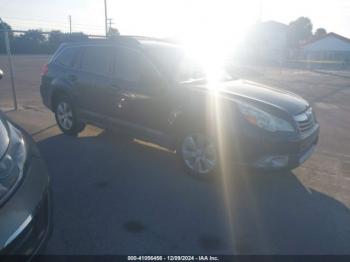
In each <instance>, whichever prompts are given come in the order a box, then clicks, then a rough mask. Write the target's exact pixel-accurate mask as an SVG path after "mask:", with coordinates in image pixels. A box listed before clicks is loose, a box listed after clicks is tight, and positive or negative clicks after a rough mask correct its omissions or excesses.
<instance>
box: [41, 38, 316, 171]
mask: <svg viewBox="0 0 350 262" xmlns="http://www.w3.org/2000/svg"><path fill="white" fill-rule="evenodd" d="M40 90H41V95H42V99H43V102H44V104H45V105H46V106H47V107H48V108H50V109H51V110H52V111H53V112H54V113H55V116H56V120H57V123H58V126H59V127H60V129H61V130H62V131H63V132H64V133H65V134H68V135H77V134H78V133H79V132H81V131H82V130H83V129H84V127H85V124H86V123H91V124H94V125H97V126H100V127H102V128H116V129H119V130H122V131H124V132H126V133H128V134H132V135H133V136H136V137H140V138H143V139H147V140H150V141H152V142H157V143H159V144H161V145H163V146H166V147H168V148H170V149H174V150H176V152H177V153H178V155H179V156H180V160H181V161H182V163H183V165H184V167H185V168H186V169H187V171H189V172H190V173H192V174H194V175H198V176H207V175H209V174H211V173H213V172H214V171H217V170H218V167H219V166H220V165H219V163H222V161H220V160H223V157H224V158H225V161H226V163H228V162H232V161H234V162H237V163H240V164H242V165H244V166H249V167H253V168H259V169H260V168H262V169H292V168H295V167H297V166H299V165H300V164H301V163H303V162H304V161H305V160H306V159H307V158H308V157H309V156H310V155H311V154H312V152H313V150H314V148H315V145H316V144H317V141H318V135H319V124H318V123H317V120H316V116H315V113H314V112H313V111H312V109H311V107H310V105H309V104H308V102H307V101H305V100H304V99H302V98H301V97H299V96H297V95H295V94H292V93H289V92H286V91H282V90H278V89H275V88H271V87H268V86H263V85H261V84H257V83H254V82H250V81H244V80H237V79H236V80H235V79H232V78H230V77H228V76H223V77H222V78H220V81H216V82H212V81H210V78H208V75H207V74H206V73H205V70H203V69H202V67H201V66H200V65H199V64H196V63H195V62H193V60H191V59H190V58H188V56H187V55H186V52H185V51H184V50H183V48H182V47H181V46H179V45H175V44H171V43H167V42H164V41H160V40H155V39H149V38H143V37H127V36H120V37H118V38H117V39H115V40H114V41H111V40H100V41H88V42H84V43H71V44H63V45H61V46H60V48H59V49H58V50H57V51H56V53H55V54H54V55H53V57H52V59H51V60H50V62H49V63H48V64H47V65H45V66H44V69H43V74H42V82H41V87H40ZM219 156H220V157H219ZM227 161H228V162H227Z"/></svg>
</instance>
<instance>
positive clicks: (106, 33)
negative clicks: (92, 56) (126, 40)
mask: <svg viewBox="0 0 350 262" xmlns="http://www.w3.org/2000/svg"><path fill="white" fill-rule="evenodd" d="M104 3H105V35H106V38H107V35H108V27H107V0H104Z"/></svg>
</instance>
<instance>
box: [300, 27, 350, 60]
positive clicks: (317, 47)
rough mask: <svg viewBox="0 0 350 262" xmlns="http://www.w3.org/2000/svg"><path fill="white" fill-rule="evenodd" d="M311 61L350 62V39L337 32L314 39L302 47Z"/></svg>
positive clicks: (304, 53) (303, 52) (305, 56)
mask: <svg viewBox="0 0 350 262" xmlns="http://www.w3.org/2000/svg"><path fill="white" fill-rule="evenodd" d="M301 53H302V55H303V57H304V58H305V59H307V60H309V61H340V62H345V63H350V39H348V38H346V37H343V36H341V35H338V34H335V33H328V34H327V35H325V36H324V37H321V38H319V39H315V40H312V41H310V42H308V43H306V44H304V45H303V46H302V47H301Z"/></svg>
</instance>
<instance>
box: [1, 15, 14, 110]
mask: <svg viewBox="0 0 350 262" xmlns="http://www.w3.org/2000/svg"><path fill="white" fill-rule="evenodd" d="M0 23H1V25H2V29H3V32H4V38H5V46H6V53H7V60H8V63H9V68H10V77H11V87H12V97H13V107H14V109H15V110H17V108H18V106H17V96H16V88H15V76H14V72H13V64H12V57H11V46H10V39H9V33H8V30H7V28H6V26H5V25H4V23H3V22H2V20H1V18H0Z"/></svg>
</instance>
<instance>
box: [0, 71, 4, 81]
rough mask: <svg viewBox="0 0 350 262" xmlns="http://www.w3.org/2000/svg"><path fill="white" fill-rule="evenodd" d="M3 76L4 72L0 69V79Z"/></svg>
mask: <svg viewBox="0 0 350 262" xmlns="http://www.w3.org/2000/svg"><path fill="white" fill-rule="evenodd" d="M3 76H4V72H3V71H2V70H1V69H0V79H2V77H3Z"/></svg>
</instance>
